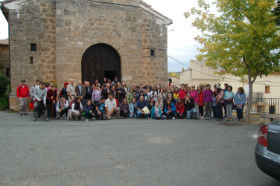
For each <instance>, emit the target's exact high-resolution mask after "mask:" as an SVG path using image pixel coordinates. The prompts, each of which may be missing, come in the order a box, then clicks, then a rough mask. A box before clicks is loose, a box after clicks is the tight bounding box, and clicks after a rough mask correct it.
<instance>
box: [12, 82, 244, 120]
mask: <svg viewBox="0 0 280 186" xmlns="http://www.w3.org/2000/svg"><path fill="white" fill-rule="evenodd" d="M17 96H18V98H19V103H20V114H21V115H26V114H27V113H26V111H27V108H28V104H29V103H28V100H29V97H31V100H32V101H31V104H30V105H32V106H31V107H32V109H34V111H33V113H34V121H36V120H37V119H38V118H39V117H43V118H44V119H45V120H49V119H67V120H82V119H83V120H85V121H89V120H93V119H96V120H105V119H112V118H116V119H118V118H142V119H149V118H151V119H157V120H164V119H173V120H174V119H206V120H210V119H216V120H224V119H226V120H232V119H233V117H232V111H233V110H234V109H236V113H237V118H238V120H239V121H243V109H244V105H245V103H246V95H245V94H244V89H243V88H242V87H239V88H238V90H237V92H236V93H235V94H234V93H233V90H232V87H231V86H230V85H228V84H224V87H221V85H220V84H217V85H215V86H214V87H213V88H212V87H211V86H210V85H209V84H208V85H206V86H197V87H196V86H194V85H192V86H189V85H183V84H182V85H180V86H179V87H176V86H172V85H171V86H168V87H162V86H161V85H159V84H158V85H153V86H152V85H149V84H145V85H144V84H139V85H136V84H133V86H132V87H127V85H126V83H125V82H119V81H118V78H115V79H114V81H111V80H109V79H106V78H104V80H103V82H99V81H98V80H96V81H95V82H94V83H92V84H91V83H90V82H88V81H84V82H83V83H82V81H78V82H77V84H76V85H75V82H74V80H73V79H71V80H70V81H69V83H68V82H65V83H64V87H63V88H62V89H61V90H58V89H57V88H56V86H55V84H54V82H52V81H51V82H49V83H44V82H41V81H39V80H37V81H36V83H35V85H34V86H32V87H31V88H30V92H29V87H28V86H27V85H26V81H25V80H23V81H22V82H21V84H20V85H19V86H18V88H17Z"/></svg>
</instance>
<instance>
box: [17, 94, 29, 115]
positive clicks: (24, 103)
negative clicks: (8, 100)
mask: <svg viewBox="0 0 280 186" xmlns="http://www.w3.org/2000/svg"><path fill="white" fill-rule="evenodd" d="M27 102H28V98H19V106H20V113H21V114H25V113H26V111H27Z"/></svg>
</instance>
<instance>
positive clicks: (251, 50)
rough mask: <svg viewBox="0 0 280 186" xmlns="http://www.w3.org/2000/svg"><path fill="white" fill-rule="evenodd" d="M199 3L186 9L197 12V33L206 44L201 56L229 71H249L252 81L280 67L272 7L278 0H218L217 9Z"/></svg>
mask: <svg viewBox="0 0 280 186" xmlns="http://www.w3.org/2000/svg"><path fill="white" fill-rule="evenodd" d="M198 5H199V8H193V9H191V11H190V12H186V13H185V16H186V17H189V16H191V15H192V16H195V19H194V21H193V25H194V26H195V27H196V28H198V29H199V30H200V31H201V32H202V34H201V35H200V36H197V37H196V40H197V41H198V42H199V43H200V44H201V45H202V47H201V48H199V52H200V54H199V55H198V56H197V58H198V60H205V61H206V64H207V65H208V66H211V67H213V68H215V69H219V70H224V71H223V72H225V73H231V74H233V75H235V76H239V77H244V76H246V75H248V77H249V82H251V83H254V81H255V80H256V78H257V77H258V76H262V75H268V74H270V73H272V72H274V71H279V59H280V54H279V51H278V50H279V48H280V37H279V27H278V26H277V25H276V18H277V17H276V16H275V15H274V13H273V11H272V10H273V8H275V7H276V5H277V4H276V1H272V0H217V1H216V3H215V5H216V8H217V12H216V13H212V12H213V9H212V8H211V6H210V4H207V3H206V2H205V1H204V0H198ZM211 11H212V12H211Z"/></svg>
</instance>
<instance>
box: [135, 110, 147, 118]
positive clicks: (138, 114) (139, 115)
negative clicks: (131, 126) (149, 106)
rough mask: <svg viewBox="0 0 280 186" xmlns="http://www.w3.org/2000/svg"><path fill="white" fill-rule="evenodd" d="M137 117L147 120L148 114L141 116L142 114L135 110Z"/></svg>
mask: <svg viewBox="0 0 280 186" xmlns="http://www.w3.org/2000/svg"><path fill="white" fill-rule="evenodd" d="M137 117H138V118H140V117H144V118H148V117H149V115H148V114H142V112H140V111H139V110H137Z"/></svg>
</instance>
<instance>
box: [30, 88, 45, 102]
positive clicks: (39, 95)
mask: <svg viewBox="0 0 280 186" xmlns="http://www.w3.org/2000/svg"><path fill="white" fill-rule="evenodd" d="M33 93H34V98H33V100H34V101H37V100H39V99H41V100H42V101H43V102H44V103H46V100H47V89H46V88H44V89H41V88H40V87H36V88H35V89H34V92H33Z"/></svg>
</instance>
